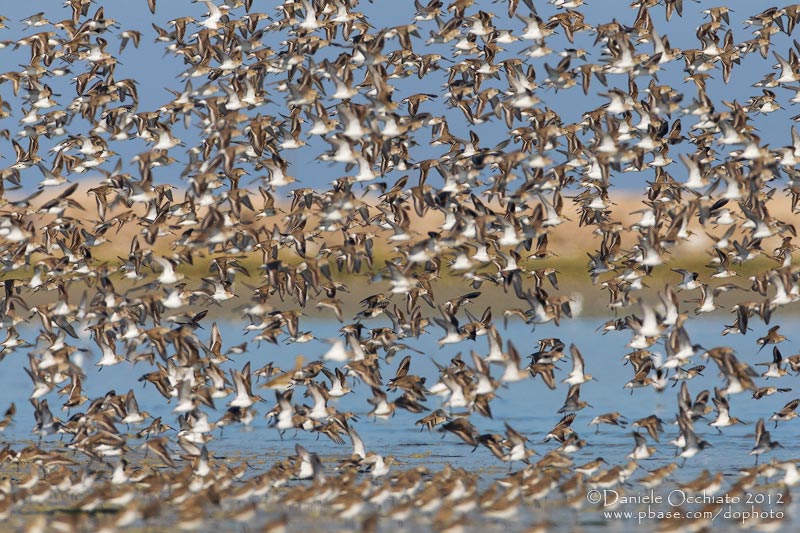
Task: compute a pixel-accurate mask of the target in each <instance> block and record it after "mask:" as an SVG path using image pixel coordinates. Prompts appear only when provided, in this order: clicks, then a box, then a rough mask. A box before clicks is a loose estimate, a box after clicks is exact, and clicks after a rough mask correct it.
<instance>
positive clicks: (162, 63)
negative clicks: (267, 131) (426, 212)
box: [0, 0, 798, 190]
mask: <svg viewBox="0 0 800 533" xmlns="http://www.w3.org/2000/svg"><path fill="white" fill-rule="evenodd" d="M5 4H6V5H4V10H3V13H4V16H6V17H7V18H8V19H9V20H8V21H7V22H6V25H7V28H6V29H3V30H0V40H3V41H5V42H6V45H7V46H6V47H5V48H4V49H2V50H0V72H8V71H19V70H21V68H22V67H21V66H20V65H23V64H25V63H27V61H28V59H29V49H28V47H27V46H20V47H19V48H18V49H17V50H14V49H13V48H14V42H15V41H16V40H18V39H19V38H21V37H22V36H24V35H30V34H32V33H36V32H38V31H48V30H52V29H53V28H52V26H44V27H41V28H27V27H26V25H25V24H24V23H22V22H21V20H22V19H24V18H25V17H27V16H29V15H31V14H33V13H34V12H37V11H43V12H44V16H45V17H46V18H48V19H49V20H50V21H51V22H57V21H59V20H62V19H65V18H68V17H69V16H70V15H71V11H70V9H69V8H66V7H64V6H63V3H62V2H61V1H46V2H35V3H33V4H31V3H24V2H6V3H5ZM274 5H275V4H274V3H272V2H259V1H258V0H256V1H255V2H254V6H253V11H259V10H262V11H264V12H266V13H268V14H270V15H273V16H275V15H276V12H275V10H274ZM711 5H716V4H711V3H708V2H702V3H695V2H690V1H688V2H684V14H683V17H678V16H677V15H674V16H673V17H672V19H671V21H669V22H667V21H666V18H665V16H664V8H663V7H662V6H656V7H654V8H652V9H651V10H650V14H651V17H652V19H653V23H654V26H655V27H656V29H657V30H658V31H659V33H660V34H662V35H668V36H669V38H670V42H671V45H672V46H673V47H678V48H682V49H690V48H696V47H698V45H699V42H698V40H697V38H696V36H695V31H696V28H697V26H698V25H699V24H701V23H703V22H706V21H707V20H708V19H707V18H704V17H705V16H704V15H703V14H702V10H703V9H707V8H708V7H709V6H711ZM728 5H729V6H730V7H731V8H732V12H731V14H730V18H731V20H730V29H731V30H732V31H733V35H734V41H735V42H737V43H740V42H742V41H744V40H746V39H749V38H751V37H752V31H753V29H754V28H753V27H749V28H748V27H746V26H745V23H744V21H745V20H746V19H747V17H749V16H750V15H753V14H755V13H757V12H758V11H759V10H761V9H764V8H766V7H767V4H762V3H760V2H757V3H754V2H748V1H743V0H740V1H732V2H728ZM775 5H779V6H780V5H788V3H777V4H775ZM100 6H103V7H104V9H105V16H106V17H107V18H113V19H115V20H117V22H118V24H119V26H120V29H121V30H124V29H135V30H138V31H141V32H142V42H141V46H140V47H139V49H134V48H133V46H132V45H131V44H129V45H128V47H127V48H126V49H125V50H124V52H123V53H122V54H121V55H119V56H118V58H119V62H120V63H119V65H118V67H117V69H116V71H115V78H116V79H117V80H120V79H125V78H131V79H134V80H136V81H137V83H138V91H139V96H140V102H139V107H138V111H140V112H144V111H152V110H156V109H158V107H160V106H161V105H163V104H164V103H166V102H168V101H169V100H171V99H172V94H171V93H169V92H168V91H167V88H171V89H173V90H181V89H182V88H183V86H184V83H185V80H184V78H181V76H180V74H181V72H183V71H184V70H185V68H186V66H185V65H184V64H183V62H182V60H181V59H180V58H178V57H176V56H175V55H174V54H172V53H169V52H165V44H164V43H158V42H155V41H154V37H155V31H154V30H153V28H152V27H151V24H153V23H155V24H157V25H159V26H161V27H163V28H169V27H170V26H169V22H168V21H170V20H172V19H174V18H176V17H181V16H191V17H195V18H197V19H200V18H201V17H202V16H203V14H204V13H205V12H206V10H207V9H206V5H205V4H204V3H195V2H190V1H182V0H172V1H164V0H162V1H160V2H159V3H158V9H157V12H156V14H155V15H151V13H150V12H149V10H148V9H147V6H146V2H145V1H144V0H141V1H126V2H96V3H95V4H93V5H92V6H91V8H90V13H94V12H95V11H96V9H97V8H98V7H100ZM536 6H537V10H538V13H539V15H540V16H541V17H542V18H543V19H545V20H547V19H548V17H550V16H552V15H554V14H557V13H559V12H562V11H563V10H559V9H557V8H556V7H555V6H553V5H550V4H545V3H542V2H536ZM478 9H484V10H487V11H492V12H494V13H496V14H497V16H496V17H495V19H494V24H495V26H496V27H497V28H498V29H510V30H513V31H514V32H519V31H521V30H522V28H523V23H522V22H521V21H520V20H518V19H508V17H507V15H506V13H505V10H506V3H505V2H488V1H477V2H476V4H475V5H474V6H473V7H471V8H469V10H468V13H477V11H478ZM358 10H359V11H362V12H364V13H365V14H366V15H367V17H368V20H369V22H370V24H372V26H373V27H374V28H376V29H377V28H384V27H386V28H388V27H391V26H394V25H399V24H407V23H410V22H412V21H413V16H414V11H415V9H414V5H413V2H410V1H409V2H390V1H376V2H375V3H369V2H365V1H362V2H361V3H360V4H359V6H358ZM579 10H580V12H581V13H583V14H584V15H585V20H586V22H587V23H589V24H592V25H596V24H601V23H604V22H610V21H611V20H612V19H614V20H617V21H619V22H621V23H623V24H626V25H631V24H632V23H633V21H634V20H635V18H636V14H637V10H636V9H633V8H631V7H630V6H629V3H628V2H618V1H614V2H605V1H594V2H589V3H588V4H586V5H584V6H581V7H580V8H579ZM239 12H240V13H241V12H243V11H241V10H240V11H239ZM518 13H520V14H527V8H526V7H525V4H524V3H523V2H521V3H520V7H519V9H518ZM419 27H420V30H419V32H420V35H421V39H418V40H416V41H415V51H417V53H431V52H435V53H439V54H442V55H444V56H446V57H453V56H452V46H451V45H452V43H450V44H447V45H431V46H425V44H424V42H425V41H426V40H427V38H428V36H429V32H430V31H431V30H432V29H434V28H435V24H434V23H433V22H423V23H419ZM121 30H115V32H116V33H118V32H119V31H121ZM196 30H197V27H192V25H190V26H189V28H188V29H187V34H191V33H192V32H194V31H196ZM373 31H375V30H373ZM723 33H724V30H723V31H721V32H720V34H723ZM287 37H288V34H287V33H286V32H285V31H283V32H278V33H276V32H270V33H267V34H265V37H264V39H263V41H264V43H265V44H266V45H267V46H270V47H272V48H273V49H275V50H276V51H277V50H280V48H281V46H282V45H281V41H282V40H283V39H286V38H287ZM594 38H595V35H594V33H590V32H583V33H579V34H576V38H575V43H574V44H570V43H568V42H567V40H566V39H565V38H564V36H563V32H562V31H561V30H560V29H557V31H556V35H554V36H551V37H549V38H548V40H547V45H548V46H549V47H550V48H552V49H553V50H554V51H555V53H554V54H551V55H549V56H546V57H544V58H537V59H532V60H528V63H529V64H531V65H533V66H534V68H535V70H536V74H537V77H536V81H537V83H539V84H540V85H543V81H544V78H545V77H546V75H547V73H546V70H545V68H544V65H545V64H546V63H547V64H549V65H555V64H557V63H558V61H559V60H560V57H559V56H558V55H557V52H559V51H561V50H563V49H564V48H567V47H569V48H584V49H587V50H589V51H590V56H591V59H590V61H591V60H598V59H599V55H598V54H599V53H600V49H601V48H600V45H597V46H595V45H594V43H593V41H594ZM108 39H109V41H110V42H109V45H108V49H109V50H111V51H113V52H115V53H116V50H117V49H118V47H119V41H118V39H117V37H115V36H109V37H108ZM528 44H530V42H525V43H522V42H515V43H511V44H508V45H505V47H506V49H507V51H506V52H505V53H504V54H506V55H507V56H518V55H520V52H521V51H522V50H523V48H525V46H526V45H528ZM773 45H774V46H773V49H775V50H777V51H778V53H780V54H781V55H782V56H784V57H788V53H789V49H790V48H791V47H792V46H793V45H792V39H791V38H790V37H787V36H786V35H785V34H783V33H780V34H777V35H775V36H774V37H773ZM397 47H398V45H397V41H389V42H387V45H386V47H385V50H387V51H388V50H393V49H395V48H397ZM328 51H329V53H330V54H332V56H331V57H335V55H336V54H338V53H340V52H342V51H346V50H344V49H342V48H337V47H329V48H328ZM639 51H644V52H648V53H651V52H652V45H651V44H642V45H640V48H639ZM459 59H460V58H459ZM315 60H317V61H318V62H319V61H321V58H315ZM443 64H445V65H447V63H443ZM575 64H577V63H575ZM774 64H775V59H774V57H773V56H772V54H771V53H770V54H769V56H768V57H767V59H762V58H761V56H760V55H758V54H750V55H748V56H747V57H746V58H745V59H744V60H743V61H742V64H741V65H739V66H737V67H736V68H735V69H734V72H733V76H732V78H731V80H730V83H728V84H727V85H725V84H723V82H722V73H721V71H720V70H716V71H714V72H713V73H712V76H713V79H710V80H709V81H708V93H709V95H710V96H711V98H712V100H713V101H714V103H715V105H716V106H717V108H718V109H722V108H724V104H723V103H722V101H723V100H727V101H732V100H737V101H738V102H739V103H744V102H745V101H746V100H747V99H748V98H750V97H753V96H758V95H760V94H761V89H759V88H756V87H753V86H752V85H753V83H755V82H757V81H759V80H760V79H761V78H762V77H763V76H764V75H766V74H768V73H769V72H773V65H774ZM53 66H54V67H55V66H59V67H65V66H66V67H69V68H70V69H71V70H72V72H71V73H70V74H68V75H66V76H63V77H61V78H55V77H49V78H46V79H45V82H46V83H48V84H49V85H50V86H51V87H52V88H53V90H54V91H55V92H56V93H57V94H58V96H55V97H54V98H55V99H56V100H57V101H58V103H59V106H61V107H65V106H66V105H68V104H69V102H70V101H71V100H72V98H74V97H75V95H76V93H75V89H74V85H73V83H72V82H71V78H72V77H73V76H75V75H76V74H78V73H79V72H80V71H81V70H82V68H83V65H82V64H81V63H80V62H78V63H75V64H73V65H65V64H63V62H60V61H59V60H56V62H55V63H54V65H53ZM683 67H684V62H683V60H678V61H675V62H672V63H670V64H668V65H666V67H665V70H664V71H662V72H660V73H659V81H660V83H662V84H668V85H671V86H672V87H675V88H676V89H678V90H683V91H685V97H684V103H685V104H686V103H689V102H691V100H692V98H693V97H694V96H695V94H696V91H695V88H694V85H693V84H692V83H691V82H685V81H684V77H685V76H686V72H685V71H684V70H683ZM361 75H362V76H363V73H362V74H361ZM357 76H358V75H357ZM446 76H447V72H446V71H445V70H442V71H438V72H434V73H432V74H430V75H429V76H426V78H425V79H423V80H419V79H418V78H417V77H416V76H411V77H409V78H406V79H402V80H397V81H396V82H394V84H395V85H396V87H397V90H396V92H395V96H394V100H395V101H400V100H401V99H402V98H404V97H405V96H408V95H410V94H413V93H418V92H426V93H433V94H438V95H441V94H442V93H444V92H445V89H443V88H442V85H443V83H444V82H445V81H446ZM277 80H278V78H275V79H274V80H270V81H273V82H274V81H277ZM358 81H360V80H359V79H358V78H356V83H357V82H358ZM648 81H649V80H648V79H646V78H640V80H639V85H640V91H641V90H642V89H644V87H646V84H647V82H648ZM485 83H486V84H492V83H494V84H496V85H497V86H498V87H501V88H502V87H503V86H504V85H505V84H506V82H505V79H504V78H501V79H500V80H487V81H486V82H485ZM608 83H609V87H608V88H604V87H602V86H600V85H599V84H598V83H597V82H596V81H593V84H592V87H591V89H590V93H589V95H588V96H585V95H584V94H583V93H582V92H581V89H580V86H576V87H573V88H571V89H569V90H562V91H558V92H556V91H554V90H552V89H546V88H541V89H539V90H538V91H537V96H538V97H539V98H540V99H541V100H542V105H546V106H548V107H550V108H552V109H554V110H555V111H556V112H557V113H558V114H559V115H560V116H561V117H562V119H563V121H564V122H565V123H568V122H574V121H579V120H580V117H581V114H582V113H583V112H585V111H587V110H590V109H594V108H597V107H598V106H600V105H602V104H604V103H605V102H607V99H606V98H604V97H602V96H600V95H599V94H598V93H605V92H607V91H608V89H609V88H611V87H618V88H620V89H621V90H623V91H627V76H624V75H609V76H608ZM200 84H201V83H200V82H198V81H197V80H195V82H194V86H195V88H197V87H198V86H199V85H200ZM773 90H774V91H775V92H776V93H777V95H778V101H779V102H780V104H781V105H782V106H783V109H781V110H779V111H777V112H775V113H772V114H769V115H763V114H761V115H757V116H755V118H754V121H753V123H754V124H755V125H756V126H757V127H758V134H759V135H760V136H761V139H762V143H768V144H770V146H772V147H779V146H783V145H788V144H790V142H791V138H790V128H791V125H792V124H793V122H792V121H791V119H790V117H792V116H794V115H795V114H797V113H798V111H797V107H796V105H795V104H792V103H791V102H789V99H790V98H791V97H792V96H794V94H793V93H792V92H790V91H787V90H785V89H781V88H777V89H773ZM0 96H2V98H3V99H4V100H5V101H7V102H9V104H11V105H12V114H11V116H10V117H8V118H6V119H2V120H0V129H8V130H9V131H10V132H11V135H12V136H13V135H16V134H17V133H18V132H19V131H20V130H21V125H20V123H19V120H20V119H21V118H22V116H23V114H22V111H21V104H20V99H19V98H15V97H14V96H13V95H12V94H11V87H10V84H9V83H4V84H2V85H0ZM643 97H644V95H643V94H640V98H643ZM282 100H283V95H280V94H277V95H276V98H275V101H276V103H275V104H271V105H268V106H264V107H259V108H257V109H254V110H252V111H250V112H249V113H250V114H251V115H255V114H256V113H262V114H272V115H275V116H278V115H279V114H281V113H283V114H286V113H287V109H286V108H285V106H283V105H282ZM361 101H362V102H363V101H365V100H363V99H362V100H361ZM334 103H335V102H334V101H332V100H331V101H326V104H328V105H333V104H334ZM23 105H24V104H23ZM401 110H402V112H405V106H403V107H402V108H401ZM422 110H423V111H427V112H430V113H432V114H434V115H445V116H446V117H447V119H448V123H449V124H450V129H451V132H453V133H454V134H455V135H456V136H458V137H461V138H465V139H466V138H468V137H469V131H470V129H472V130H474V131H475V132H476V133H478V135H479V136H480V138H481V143H482V145H483V146H487V147H492V146H493V145H494V144H495V143H498V142H501V141H502V140H504V139H506V138H507V137H508V129H507V128H506V127H505V125H504V124H503V123H502V121H499V120H494V121H491V122H487V123H484V124H480V125H476V126H470V125H469V124H468V123H467V122H466V120H465V119H464V117H463V115H462V114H461V112H460V111H458V110H457V109H448V108H447V106H446V105H445V104H444V102H443V99H442V98H439V99H438V100H437V101H434V102H430V103H426V104H424V105H423V108H422ZM677 118H679V116H678V115H676V116H673V117H672V120H675V119H677ZM682 121H683V129H684V132H686V131H687V130H688V128H689V127H690V126H691V124H692V121H693V119H692V117H684V118H683V119H682ZM516 125H521V124H516ZM68 130H69V133H74V134H85V133H86V131H88V125H87V124H86V123H84V122H82V121H81V120H79V119H76V120H74V121H73V122H72V123H71V124H70V126H69V128H68ZM175 133H176V134H177V136H178V137H179V138H181V139H182V140H183V141H184V143H185V145H186V146H185V147H184V148H181V147H176V148H173V149H172V150H170V155H171V156H172V157H175V158H177V159H178V164H177V165H172V166H170V167H164V168H162V169H156V171H155V175H156V179H157V180H158V181H169V182H172V183H177V182H178V180H179V178H178V177H177V176H178V175H179V174H180V173H181V171H182V169H183V165H182V164H181V163H183V164H185V163H186V162H187V161H188V156H187V154H186V153H185V150H186V149H187V148H189V147H191V146H195V145H197V144H198V143H199V142H200V139H199V136H198V131H197V129H196V128H195V127H194V126H191V127H190V128H189V129H188V130H183V129H182V128H181V127H180V126H179V125H175ZM417 135H418V137H417V139H416V140H417V142H418V144H419V145H418V146H416V147H414V148H413V151H412V158H414V159H415V160H423V159H426V158H431V157H438V156H440V155H441V153H442V151H441V149H440V148H432V147H430V146H428V141H429V140H430V132H429V131H428V130H420V131H419V132H417ZM61 140H63V139H50V140H48V139H44V138H41V139H40V155H42V156H43V157H46V162H45V164H48V165H49V164H50V163H51V162H52V154H47V150H48V149H49V148H50V147H52V146H53V145H54V144H55V143H57V142H59V141H61ZM20 142H21V144H22V145H23V146H27V141H24V140H22V141H20ZM308 142H309V144H308V145H307V146H306V147H304V148H303V149H300V150H293V151H287V152H286V153H285V154H284V157H285V158H286V159H287V160H288V161H289V162H290V164H291V174H292V175H294V176H296V177H297V178H298V179H299V180H300V183H299V184H298V185H299V186H312V187H315V188H321V187H326V186H327V182H329V181H331V180H332V179H335V178H337V177H340V176H342V175H346V174H347V172H345V170H344V168H343V167H342V166H341V165H334V166H332V165H331V164H330V163H327V162H322V161H318V160H316V159H315V158H316V157H317V156H318V155H319V154H320V153H321V152H323V151H325V150H327V149H328V148H329V146H328V144H327V143H325V142H324V141H321V140H320V139H318V138H316V139H308ZM111 148H112V149H113V150H114V151H116V152H118V153H119V157H120V158H122V161H123V163H124V164H125V166H126V168H127V169H129V170H133V169H134V167H133V165H131V164H130V159H131V158H132V157H133V156H134V155H135V154H137V153H140V152H143V151H146V150H148V149H149V148H148V145H146V144H145V143H144V142H143V141H142V140H139V139H134V140H129V141H125V142H117V143H112V145H111ZM682 149H683V148H676V149H675V151H674V152H671V155H672V157H673V159H674V161H675V162H674V163H672V165H671V166H669V167H668V170H669V171H670V172H672V173H673V174H676V175H677V174H680V173H681V172H682V170H683V167H682V165H681V163H680V161H679V160H678V157H677V154H678V153H680V150H682ZM0 154H2V155H3V156H4V157H5V159H4V160H0V166H3V167H5V166H8V165H10V164H11V163H13V161H14V152H13V149H12V147H11V145H10V143H9V142H7V141H4V140H3V141H1V142H0ZM115 162H116V160H111V161H110V162H109V163H110V164H108V168H109V169H110V168H113V164H114V163H115ZM396 174H397V173H396ZM635 174H641V176H639V177H638V178H637V177H636V176H633V175H631V176H624V177H621V178H619V179H617V180H616V183H617V184H618V185H620V186H624V187H628V186H638V185H641V184H642V183H643V180H645V179H648V178H649V177H650V176H651V175H652V172H651V171H645V172H642V173H635ZM399 176H400V174H397V175H395V176H387V179H388V180H389V181H390V182H393V181H394V180H396V179H397V178H398V177H399ZM91 177H92V176H91V174H89V173H87V174H84V175H81V176H76V177H75V179H78V180H80V179H87V178H91ZM40 179H41V175H40V173H39V171H38V169H36V168H31V169H27V170H25V171H24V173H23V183H24V185H25V189H26V190H29V189H33V188H34V187H35V186H36V183H38V181H39V180H40Z"/></svg>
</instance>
